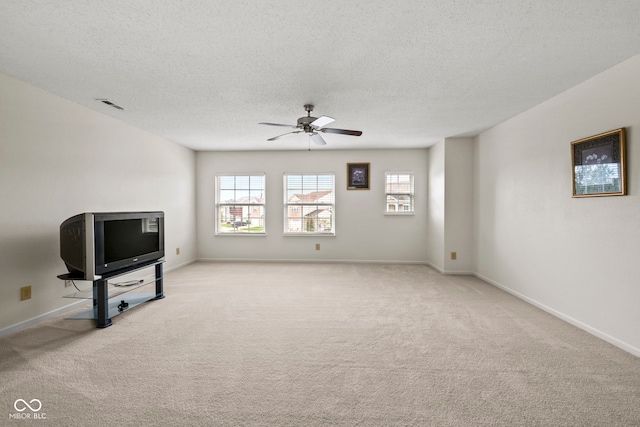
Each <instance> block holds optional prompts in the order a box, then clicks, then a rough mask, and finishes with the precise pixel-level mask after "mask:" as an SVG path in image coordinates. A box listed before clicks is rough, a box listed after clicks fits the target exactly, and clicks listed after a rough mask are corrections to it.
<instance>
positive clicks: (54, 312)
mask: <svg viewBox="0 0 640 427" xmlns="http://www.w3.org/2000/svg"><path fill="white" fill-rule="evenodd" d="M84 304H87V300H81V301H77V302H74V303H72V304H69V305H65V306H64V307H60V308H57V309H55V310H52V311H50V312H48V313H44V314H41V315H39V316H36V317H32V318H31V319H27V320H25V321H23V322H20V323H16V324H15V325H11V326H7V327H6V328H3V329H0V337H3V336H5V335H9V334H12V333H14V332H18V331H20V330H22V329H25V328H28V327H29V326H33V325H35V324H37V323H40V322H42V321H43V320H46V319H49V318H51V317H55V316H59V315H61V314H63V313H66V312H67V311H71V310H74V309H76V308H78V307H80V306H82V305H84Z"/></svg>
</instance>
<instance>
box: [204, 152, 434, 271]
mask: <svg viewBox="0 0 640 427" xmlns="http://www.w3.org/2000/svg"><path fill="white" fill-rule="evenodd" d="M347 163H370V164H371V166H370V190H347V189H346V187H347V183H346V172H347ZM426 167H427V150H370V151H350V150H315V151H313V150H312V151H276V152H272V151H267V152H261V153H258V154H257V153H246V152H199V153H198V154H197V171H198V177H197V186H198V196H197V197H198V257H199V258H201V259H212V260H280V261H286V260H309V261H380V262H385V261H395V262H419V263H424V262H425V260H426V244H427V243H426V242H427V239H428V237H427V231H426V218H427V212H426V209H427V196H426V195H427V188H426V182H427V176H426ZM394 170H395V171H407V170H411V171H414V172H415V191H416V196H415V200H416V214H415V215H413V216H402V217H393V216H386V215H384V210H385V195H384V173H385V171H394ZM252 172H264V173H266V177H267V192H266V193H267V194H266V198H267V207H266V216H267V223H266V225H267V235H266V237H259V236H248V237H243V236H215V234H214V233H215V228H214V226H215V220H214V212H215V208H214V205H215V185H214V184H215V176H216V174H220V173H226V174H237V173H252ZM285 172H293V173H315V172H317V173H323V172H334V173H335V175H336V223H335V224H336V236H335V237H318V236H303V237H299V236H295V237H294V236H288V237H284V236H283V230H282V228H283V196H282V194H283V183H282V181H283V173H285ZM316 243H320V248H321V249H320V251H316V250H315V244H316Z"/></svg>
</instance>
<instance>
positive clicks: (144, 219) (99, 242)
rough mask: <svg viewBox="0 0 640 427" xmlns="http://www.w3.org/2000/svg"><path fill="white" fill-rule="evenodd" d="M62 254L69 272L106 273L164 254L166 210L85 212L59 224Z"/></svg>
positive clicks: (96, 276)
mask: <svg viewBox="0 0 640 427" xmlns="http://www.w3.org/2000/svg"><path fill="white" fill-rule="evenodd" d="M60 257H61V258H62V260H63V261H64V263H65V265H66V266H67V270H68V271H69V275H70V276H72V277H75V278H78V279H83V280H98V279H100V278H101V277H102V276H103V275H106V274H108V273H114V272H118V271H122V270H125V269H130V268H134V267H136V266H143V265H145V264H150V263H152V262H153V261H158V260H160V259H161V258H163V257H164V212H160V211H158V212H98V213H96V212H85V213H81V214H78V215H75V216H72V217H71V218H69V219H67V220H65V221H64V222H63V223H62V224H60Z"/></svg>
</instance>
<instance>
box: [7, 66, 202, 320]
mask: <svg viewBox="0 0 640 427" xmlns="http://www.w3.org/2000/svg"><path fill="white" fill-rule="evenodd" d="M123 114H126V112H123ZM0 194H1V195H2V203H0V236H1V237H0V332H2V330H3V329H5V330H6V329H7V328H8V327H9V326H13V325H17V324H21V323H24V322H26V323H29V321H30V320H31V319H35V318H37V317H39V316H43V315H45V314H46V313H51V312H55V311H56V310H58V309H60V308H62V307H64V306H66V305H69V304H70V303H72V302H74V300H70V299H66V298H62V296H63V295H65V294H69V293H71V291H70V290H69V288H66V289H65V288H64V282H62V281H61V280H58V279H57V278H56V276H57V275H58V274H63V273H65V272H66V269H65V266H64V263H63V262H62V260H61V259H60V257H59V236H58V230H59V228H58V227H59V225H60V223H61V222H62V221H64V220H65V219H66V218H68V217H70V216H72V215H75V214H78V213H81V212H94V211H132V210H163V211H165V216H166V219H165V223H166V242H165V243H166V247H167V257H166V259H167V263H166V267H165V268H167V269H170V268H176V267H177V266H179V265H182V264H186V263H188V262H190V261H193V260H194V259H195V258H196V249H195V204H196V203H195V153H194V152H193V151H191V150H189V149H186V148H184V147H182V146H179V145H177V144H175V143H172V142H170V141H168V140H166V139H163V138H159V137H157V136H154V135H151V134H149V133H148V132H145V131H141V130H139V129H136V128H134V127H131V126H129V125H127V124H125V123H123V122H121V121H118V120H115V119H113V118H110V117H107V116H105V115H103V114H100V113H97V112H95V111H92V110H89V109H87V108H85V107H82V106H79V105H77V104H74V103H71V102H69V101H66V100H64V99H61V98H59V97H57V96H55V95H52V94H51V93H48V92H45V91H43V90H40V89H38V88H35V87H33V86H31V85H28V84H26V83H23V82H20V81H18V80H15V79H13V78H11V77H8V76H6V75H2V74H0ZM177 247H180V249H181V254H180V255H179V256H176V255H175V248H177ZM28 285H30V286H31V287H32V298H31V299H29V300H26V301H22V302H21V301H20V288H21V287H23V286H28Z"/></svg>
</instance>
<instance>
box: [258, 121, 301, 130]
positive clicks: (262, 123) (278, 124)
mask: <svg viewBox="0 0 640 427" xmlns="http://www.w3.org/2000/svg"><path fill="white" fill-rule="evenodd" d="M258 124H259V125H267V126H283V127H286V128H294V129H295V128H297V127H298V126H296V125H283V124H281V123H265V122H261V123H258Z"/></svg>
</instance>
